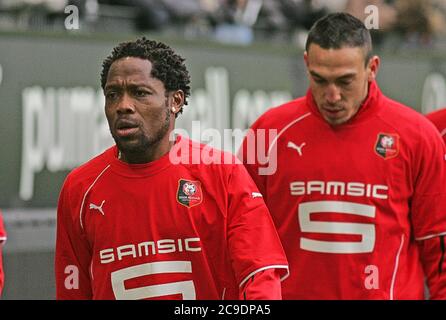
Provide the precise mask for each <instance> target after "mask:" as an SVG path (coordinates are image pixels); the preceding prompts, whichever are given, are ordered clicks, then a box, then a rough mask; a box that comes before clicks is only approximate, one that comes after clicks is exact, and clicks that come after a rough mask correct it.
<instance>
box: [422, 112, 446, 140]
mask: <svg viewBox="0 0 446 320" xmlns="http://www.w3.org/2000/svg"><path fill="white" fill-rule="evenodd" d="M426 117H427V118H428V119H429V120H430V121H432V123H433V124H434V125H435V126H436V127H437V129H438V131H440V134H441V136H442V137H443V140H444V142H445V143H446V108H445V109H440V110H436V111H434V112H431V113H429V114H427V115H426Z"/></svg>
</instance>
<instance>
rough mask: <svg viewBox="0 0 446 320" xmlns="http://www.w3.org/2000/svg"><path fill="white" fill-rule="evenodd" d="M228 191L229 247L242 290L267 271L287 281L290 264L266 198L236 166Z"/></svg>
mask: <svg viewBox="0 0 446 320" xmlns="http://www.w3.org/2000/svg"><path fill="white" fill-rule="evenodd" d="M228 191H229V209H228V210H229V211H228V245H229V252H230V256H231V263H232V266H233V269H234V270H235V274H236V279H237V281H238V284H239V286H243V284H244V283H245V282H246V281H247V280H248V279H249V278H250V277H252V276H253V275H254V274H256V273H258V272H260V271H263V270H267V269H277V270H279V271H280V275H281V277H282V279H284V278H285V277H286V276H287V275H288V262H287V259H286V257H285V253H284V251H283V248H282V245H281V243H280V240H279V236H278V234H277V231H276V229H275V227H274V224H273V221H272V219H271V216H270V214H269V211H268V209H267V207H266V205H265V202H264V201H263V197H262V194H261V193H260V192H259V190H258V189H257V187H256V185H255V184H254V182H253V181H252V179H251V178H250V176H249V174H248V173H247V172H246V169H245V168H244V167H243V165H241V164H236V165H234V167H233V170H232V174H231V177H230V181H229V186H228Z"/></svg>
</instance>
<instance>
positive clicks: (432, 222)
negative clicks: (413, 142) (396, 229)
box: [411, 119, 446, 240]
mask: <svg viewBox="0 0 446 320" xmlns="http://www.w3.org/2000/svg"><path fill="white" fill-rule="evenodd" d="M423 120H424V119H423ZM420 131H421V133H420V138H419V141H418V144H417V146H416V154H415V155H414V158H415V159H414V162H413V165H412V170H413V177H414V192H413V198H412V201H411V222H412V226H413V230H414V233H415V238H416V239H417V240H425V239H428V238H432V237H435V236H438V235H441V234H444V233H446V147H445V145H444V143H443V141H442V139H441V137H440V134H439V133H438V132H437V130H436V129H435V127H434V126H433V125H432V124H431V123H430V122H428V121H426V122H422V123H421V127H420Z"/></svg>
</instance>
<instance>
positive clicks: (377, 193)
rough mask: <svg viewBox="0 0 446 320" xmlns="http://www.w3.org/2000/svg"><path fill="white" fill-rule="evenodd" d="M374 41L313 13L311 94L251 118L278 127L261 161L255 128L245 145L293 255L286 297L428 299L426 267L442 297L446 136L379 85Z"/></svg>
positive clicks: (352, 23)
mask: <svg viewBox="0 0 446 320" xmlns="http://www.w3.org/2000/svg"><path fill="white" fill-rule="evenodd" d="M371 50H372V45H371V40H370V34H369V32H368V30H367V29H366V28H365V26H364V25H363V24H362V22H361V21H359V20H357V19H356V18H354V17H352V16H351V15H349V14H346V13H335V14H330V15H328V16H326V17H324V18H322V19H321V20H319V21H317V22H316V23H315V25H314V26H313V27H312V29H311V30H310V34H309V36H308V40H307V45H306V52H305V53H304V60H305V64H306V67H307V70H308V77H309V81H310V88H309V90H308V92H307V94H306V96H304V97H301V98H298V99H296V100H294V101H291V102H289V103H286V104H284V105H282V106H279V107H277V108H273V109H271V110H269V111H267V112H266V113H265V114H264V115H262V116H261V117H260V118H259V119H258V120H257V121H256V122H255V123H254V124H253V125H252V129H253V130H254V132H260V131H258V130H260V129H263V135H262V136H263V137H264V136H265V133H264V132H265V130H273V129H274V130H275V132H277V135H276V136H275V138H274V139H272V141H266V145H265V150H268V154H267V159H268V163H267V164H264V163H265V161H263V160H262V161H259V160H257V159H255V155H257V154H258V153H257V151H259V150H257V149H258V148H259V146H263V144H262V143H264V141H261V140H260V138H261V136H260V135H258V136H257V137H256V140H254V139H248V137H247V138H246V139H245V141H244V143H243V145H242V148H241V149H240V157H241V158H242V160H243V162H244V164H245V166H246V168H247V169H248V172H249V173H250V174H251V176H252V177H253V178H254V180H255V182H256V184H257V186H258V187H259V190H260V192H261V193H263V195H264V198H265V202H266V203H267V206H268V208H269V209H270V212H271V214H272V217H273V220H274V223H275V225H276V228H277V230H278V232H279V236H280V237H281V240H282V245H283V247H284V249H285V253H286V254H287V258H288V261H289V263H290V274H291V275H290V277H289V278H288V279H287V280H285V281H284V282H283V283H282V296H283V298H284V299H423V298H424V277H425V276H426V278H427V281H428V285H429V289H430V296H431V298H434V299H445V298H446V268H445V262H444V260H445V240H444V237H445V235H446V210H445V208H446V189H445V183H446V168H445V154H446V150H445V146H444V144H443V143H442V141H441V137H440V135H439V134H438V132H437V131H436V130H435V128H434V126H433V125H432V124H430V123H429V122H428V121H427V120H426V119H425V117H423V116H422V115H420V114H419V113H417V112H416V111H414V110H413V109H411V108H408V107H406V106H404V105H402V104H400V103H398V102H396V101H393V100H391V99H389V98H387V97H385V96H384V95H383V94H382V93H381V91H380V89H379V88H378V85H377V83H376V81H375V78H376V74H377V72H378V68H379V65H380V58H379V57H378V56H376V55H371ZM266 136H268V134H266ZM272 162H274V165H271V163H272ZM290 163H292V165H290ZM266 165H268V167H269V168H277V170H275V172H273V171H272V170H269V171H261V170H260V169H264V167H265V166H266ZM264 172H267V173H269V175H262V173H264Z"/></svg>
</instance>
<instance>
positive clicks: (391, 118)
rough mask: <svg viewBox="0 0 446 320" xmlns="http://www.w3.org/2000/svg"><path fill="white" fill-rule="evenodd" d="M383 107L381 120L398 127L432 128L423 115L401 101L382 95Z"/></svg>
mask: <svg viewBox="0 0 446 320" xmlns="http://www.w3.org/2000/svg"><path fill="white" fill-rule="evenodd" d="M382 103H383V104H384V108H382V109H381V111H382V112H381V113H380V117H381V119H382V120H383V121H387V122H389V123H390V124H392V125H395V126H397V127H398V128H401V129H404V128H408V129H410V128H420V126H421V127H423V128H424V127H429V128H432V124H431V123H430V122H429V121H428V120H427V119H426V117H425V116H424V115H422V114H421V113H420V112H418V111H417V110H415V109H414V108H412V107H409V106H407V105H405V104H403V103H402V102H399V101H396V100H393V99H391V98H388V97H384V99H383V102H382Z"/></svg>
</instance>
